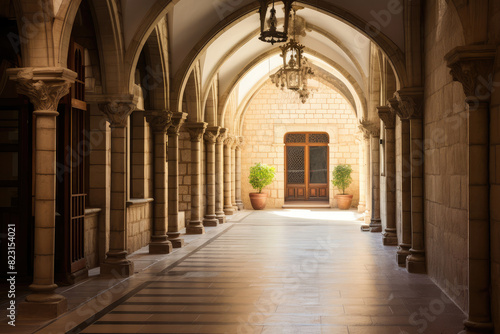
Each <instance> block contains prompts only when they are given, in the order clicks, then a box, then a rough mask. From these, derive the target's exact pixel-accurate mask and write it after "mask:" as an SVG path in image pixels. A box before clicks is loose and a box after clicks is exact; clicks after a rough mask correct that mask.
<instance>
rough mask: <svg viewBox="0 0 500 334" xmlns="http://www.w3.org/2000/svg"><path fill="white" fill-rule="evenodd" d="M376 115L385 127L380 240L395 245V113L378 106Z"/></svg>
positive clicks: (388, 244) (396, 242) (396, 238)
mask: <svg viewBox="0 0 500 334" xmlns="http://www.w3.org/2000/svg"><path fill="white" fill-rule="evenodd" d="M377 110H378V115H379V117H380V119H381V120H382V122H384V128H385V137H384V138H385V145H384V146H385V154H384V156H385V184H386V187H385V189H386V203H387V209H386V213H387V217H386V219H387V227H386V229H385V231H384V233H383V238H382V241H383V243H384V245H385V246H397V244H398V236H397V230H396V113H395V112H394V111H393V110H392V109H391V108H390V107H386V106H382V107H378V108H377Z"/></svg>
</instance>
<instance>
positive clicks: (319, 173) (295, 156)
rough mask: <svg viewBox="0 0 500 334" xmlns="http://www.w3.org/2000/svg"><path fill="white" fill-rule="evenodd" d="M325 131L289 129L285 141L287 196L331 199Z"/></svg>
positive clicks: (290, 197) (300, 198)
mask: <svg viewBox="0 0 500 334" xmlns="http://www.w3.org/2000/svg"><path fill="white" fill-rule="evenodd" d="M328 143H329V138H328V134H326V133H289V134H287V135H286V136H285V144H286V150H285V152H286V158H285V159H286V168H285V173H286V177H285V181H286V191H285V194H286V198H285V199H286V200H287V201H293V200H328V189H329V183H328V182H329V180H328V173H329V170H328V162H329V158H328Z"/></svg>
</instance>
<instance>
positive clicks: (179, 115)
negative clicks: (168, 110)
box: [167, 112, 188, 135]
mask: <svg viewBox="0 0 500 334" xmlns="http://www.w3.org/2000/svg"><path fill="white" fill-rule="evenodd" d="M187 116H188V114H187V113H184V112H174V113H172V119H171V123H170V127H169V128H168V129H167V133H168V134H169V135H178V134H179V131H180V129H181V127H182V126H183V125H184V122H185V121H186V119H187Z"/></svg>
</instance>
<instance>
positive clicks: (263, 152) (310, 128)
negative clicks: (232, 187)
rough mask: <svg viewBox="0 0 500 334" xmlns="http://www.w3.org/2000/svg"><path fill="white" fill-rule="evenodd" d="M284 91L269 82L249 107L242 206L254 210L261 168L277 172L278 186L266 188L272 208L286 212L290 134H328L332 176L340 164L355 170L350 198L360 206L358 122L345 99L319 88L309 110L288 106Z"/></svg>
mask: <svg viewBox="0 0 500 334" xmlns="http://www.w3.org/2000/svg"><path fill="white" fill-rule="evenodd" d="M281 96H283V95H282V93H281V90H279V89H278V88H276V87H275V86H274V85H273V84H272V83H270V82H268V83H267V84H266V85H265V86H264V87H263V88H262V90H261V91H260V92H259V93H258V94H257V95H256V96H255V98H254V100H253V101H252V103H251V104H250V106H249V107H248V110H247V111H246V114H245V115H244V117H245V120H244V124H243V130H242V135H243V137H244V138H245V145H244V147H243V150H242V200H243V203H244V205H245V207H246V208H251V205H250V200H249V197H248V194H249V193H250V192H254V190H253V189H252V187H251V186H250V184H249V183H248V178H249V171H250V167H251V166H253V165H254V164H255V163H257V162H262V163H265V164H269V165H273V166H275V167H276V172H277V173H276V180H275V182H273V184H271V185H270V186H268V187H266V188H265V191H266V192H268V193H269V198H268V202H267V208H281V207H282V206H283V204H284V200H285V145H284V138H285V134H287V133H288V132H326V133H328V134H329V136H330V145H329V146H330V149H329V152H330V161H329V163H330V166H329V170H330V175H329V180H331V172H332V170H333V168H334V167H335V166H336V165H337V164H340V163H347V164H350V165H351V166H352V168H353V174H352V177H353V180H354V182H353V183H352V185H351V187H350V188H349V189H348V193H350V194H353V195H354V200H353V207H357V205H358V202H359V157H360V151H359V148H360V145H359V141H358V133H359V130H358V129H357V119H356V115H355V112H354V110H353V108H352V107H351V105H350V104H349V103H348V102H347V101H346V99H345V98H344V97H343V96H342V95H340V94H339V93H338V92H337V91H335V90H333V89H331V88H330V87H328V86H326V85H325V84H323V83H319V88H318V91H317V92H316V93H315V94H314V96H313V98H311V99H309V101H307V102H306V103H305V104H301V103H300V102H298V100H297V102H296V103H293V102H295V101H293V102H292V101H290V102H288V103H284V102H283V100H282V99H281ZM329 184H330V191H329V194H330V204H331V205H332V206H336V201H335V200H334V198H333V197H334V195H335V194H337V190H336V189H333V186H332V185H331V182H329Z"/></svg>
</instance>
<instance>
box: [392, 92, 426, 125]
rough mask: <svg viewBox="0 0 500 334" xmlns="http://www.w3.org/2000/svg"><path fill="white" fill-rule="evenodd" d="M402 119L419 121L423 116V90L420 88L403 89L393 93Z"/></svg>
mask: <svg viewBox="0 0 500 334" xmlns="http://www.w3.org/2000/svg"><path fill="white" fill-rule="evenodd" d="M394 97H395V98H396V99H397V101H398V103H399V110H400V113H401V115H402V116H403V117H402V118H407V119H421V118H423V116H424V90H423V88H421V87H415V88H404V89H402V90H399V91H397V92H396V93H394Z"/></svg>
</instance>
